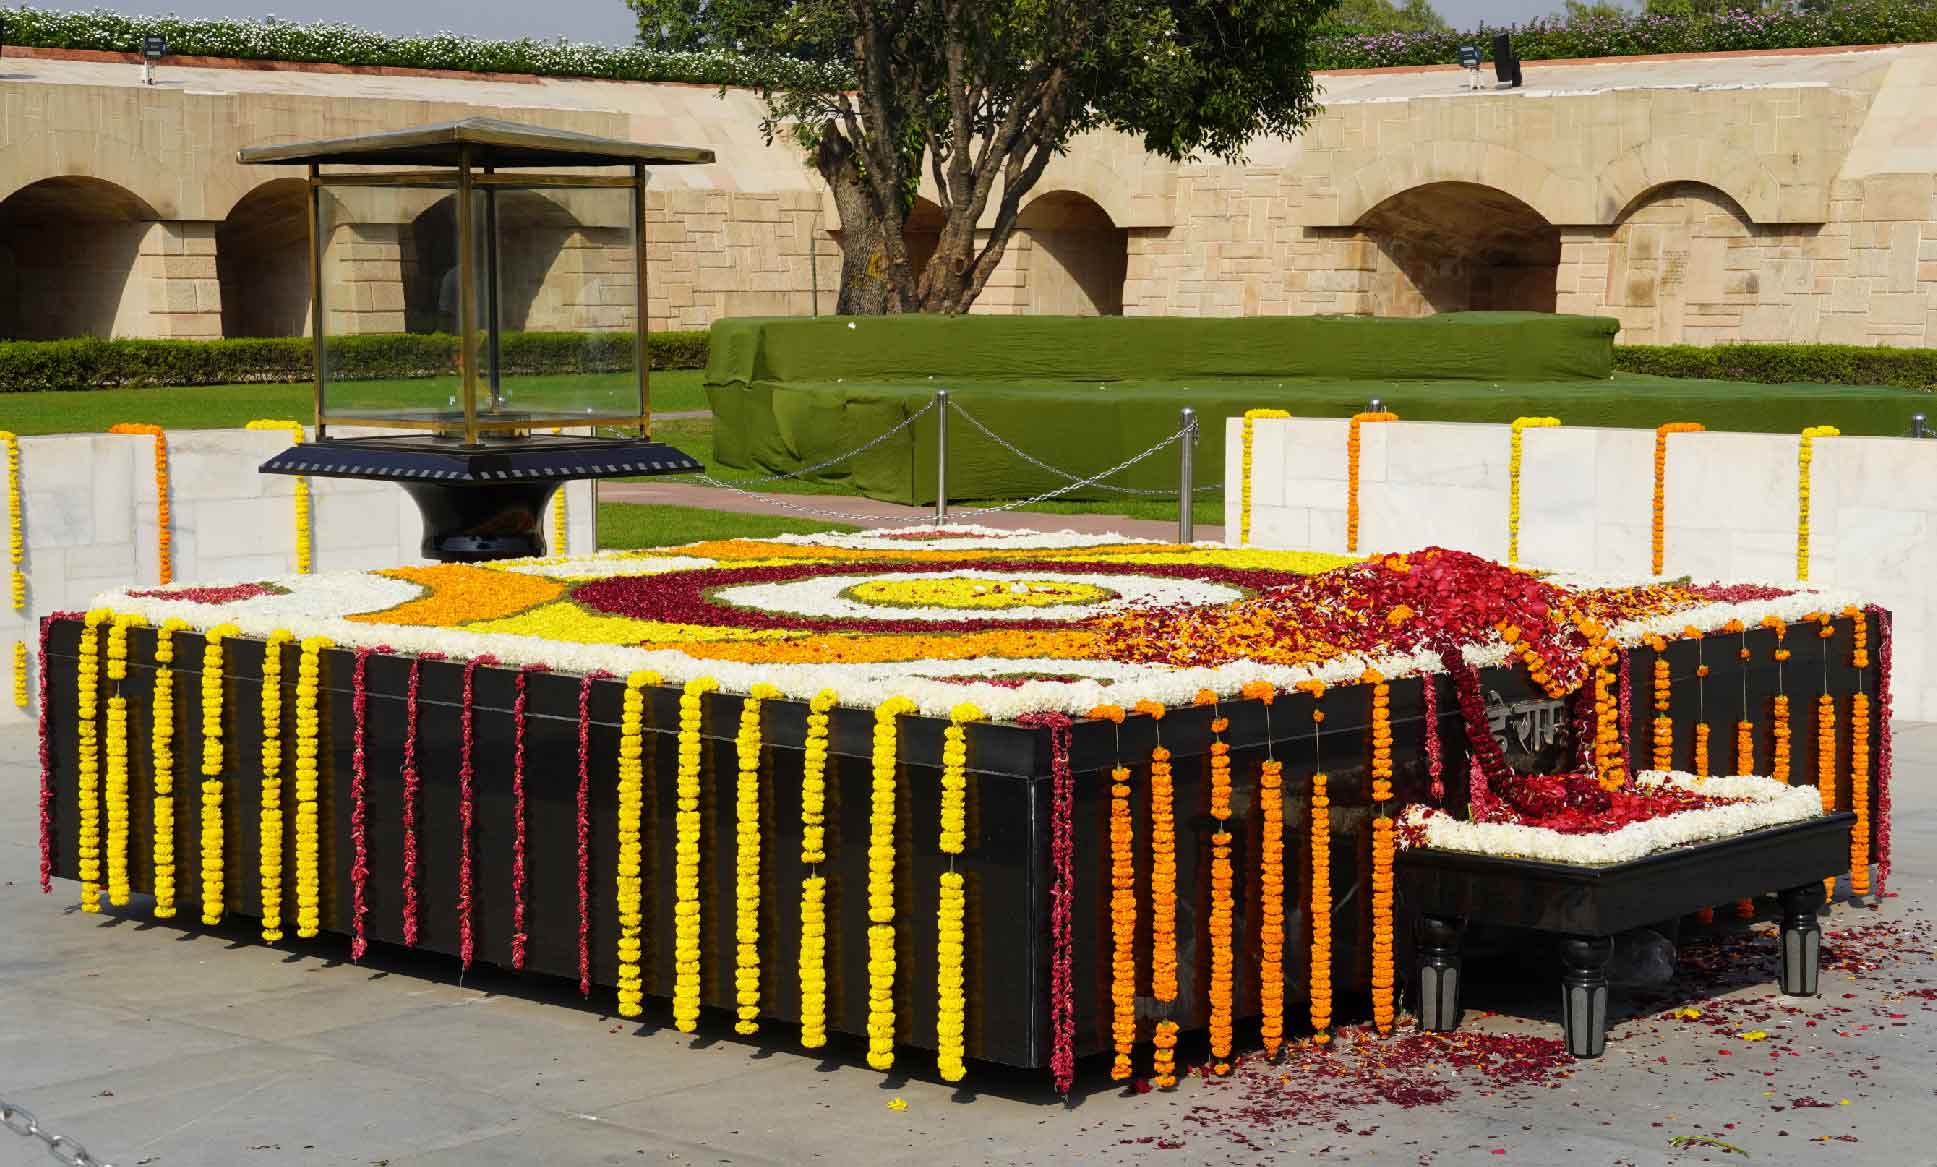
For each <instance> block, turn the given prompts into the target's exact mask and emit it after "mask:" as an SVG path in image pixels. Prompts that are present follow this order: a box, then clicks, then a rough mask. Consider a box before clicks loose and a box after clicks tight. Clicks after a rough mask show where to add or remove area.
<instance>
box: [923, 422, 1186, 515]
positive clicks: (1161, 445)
mask: <svg viewBox="0 0 1937 1167" xmlns="http://www.w3.org/2000/svg"><path fill="white" fill-rule="evenodd" d="M1190 432H1191V430H1190V428H1186V427H1180V428H1179V429H1178V430H1177V432H1176V433H1174V434H1171V435H1170V436H1169V437H1167V438H1165V439H1164V440H1163V441H1161V442H1158V443H1157V444H1156V445H1154V446H1151V447H1150V448H1149V449H1147V450H1145V451H1143V452H1142V453H1140V454H1132V455H1131V456H1130V457H1128V458H1125V459H1124V460H1123V461H1121V462H1118V463H1117V464H1116V465H1114V466H1112V467H1110V468H1109V469H1108V470H1105V471H1103V472H1102V473H1100V474H1093V475H1091V476H1090V477H1088V478H1081V479H1078V480H1076V481H1075V482H1071V483H1069V484H1068V485H1067V486H1058V487H1056V488H1055V489H1054V490H1045V491H1043V492H1042V493H1041V494H1038V495H1036V496H1034V497H1033V498H1024V499H1017V500H1016V501H1015V502H1005V503H1003V504H1002V505H1001V506H995V507H970V508H967V509H965V510H958V511H956V512H955V513H956V514H962V515H999V514H1001V513H1003V512H1004V511H1013V510H1017V509H1019V508H1021V507H1026V506H1032V505H1034V504H1036V503H1039V502H1048V501H1050V500H1052V499H1056V498H1060V497H1062V496H1063V495H1065V494H1068V493H1070V492H1071V491H1073V490H1081V489H1082V488H1084V487H1085V486H1095V485H1096V484H1097V483H1098V482H1101V481H1102V480H1103V479H1105V478H1108V477H1110V476H1111V475H1113V474H1119V473H1121V472H1123V471H1125V470H1128V469H1129V468H1130V467H1132V466H1135V465H1136V464H1137V463H1139V462H1141V461H1143V460H1144V459H1145V458H1148V457H1150V456H1151V455H1152V454H1156V453H1158V452H1160V451H1162V450H1166V449H1169V448H1170V447H1171V446H1173V445H1175V444H1177V442H1179V441H1181V440H1182V439H1183V437H1184V435H1185V434H1188V433H1190ZM1153 493H1157V494H1162V493H1164V492H1163V491H1156V492H1153ZM1171 493H1172V494H1173V495H1174V493H1175V492H1171Z"/></svg>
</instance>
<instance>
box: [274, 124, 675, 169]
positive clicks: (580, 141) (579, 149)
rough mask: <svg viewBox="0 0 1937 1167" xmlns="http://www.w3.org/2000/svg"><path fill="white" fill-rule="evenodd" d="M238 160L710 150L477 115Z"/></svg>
mask: <svg viewBox="0 0 1937 1167" xmlns="http://www.w3.org/2000/svg"><path fill="white" fill-rule="evenodd" d="M236 159H237V161H240V162H243V163H249V164H264V165H289V166H300V165H307V166H320V165H325V164H339V165H345V166H352V165H354V166H458V165H460V164H462V163H464V162H465V161H467V160H468V162H469V163H470V165H472V166H477V167H531V166H640V165H652V166H690V165H694V164H698V163H706V162H711V161H713V151H711V150H708V149H706V148H704V147H700V146H661V145H655V144H653V143H650V142H627V141H622V140H620V139H618V138H600V137H597V136H595V135H592V134H581V133H578V132H577V131H574V130H554V129H548V128H546V127H543V126H528V125H523V124H521V123H519V122H508V121H505V120H503V119H502V118H485V117H477V118H465V119H463V120H461V121H455V122H442V123H439V124H437V125H429V126H416V127H413V128H411V129H407V130H387V131H384V132H383V133H378V134H358V135H357V136H355V137H351V138H326V139H324V140H322V141H319V142H292V143H288V144H284V145H273V146H249V147H246V148H244V149H243V150H241V151H240V152H239V153H237V155H236Z"/></svg>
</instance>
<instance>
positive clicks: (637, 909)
mask: <svg viewBox="0 0 1937 1167" xmlns="http://www.w3.org/2000/svg"><path fill="white" fill-rule="evenodd" d="M659 679H660V678H659V676H658V674H656V673H649V672H643V671H642V672H635V673H631V674H628V675H627V677H626V679H625V693H624V695H623V696H622V697H621V698H620V705H619V765H618V804H619V805H618V820H619V821H618V842H619V854H618V862H617V865H616V872H617V874H616V879H617V886H616V887H615V888H614V889H613V897H614V900H615V902H616V904H617V908H618V917H619V942H618V962H619V973H618V977H617V984H616V985H615V986H614V987H615V989H616V991H617V994H618V1000H619V1016H621V1017H627V1018H630V1017H637V1016H639V1015H640V1014H641V1013H643V1012H644V1011H645V983H644V980H643V978H642V976H641V973H640V965H641V955H642V953H643V950H644V946H645V938H644V935H645V934H644V923H645V901H644V892H643V890H642V889H643V887H644V872H645V849H644V845H643V843H642V841H641V830H642V821H643V818H644V810H645V712H646V698H645V693H644V690H645V687H646V686H648V685H656V684H658V683H659ZM590 688H591V678H589V677H588V678H586V679H585V681H584V682H583V683H581V684H580V686H579V708H580V710H581V713H580V719H579V727H580V728H579V743H580V755H579V756H580V757H581V758H584V757H585V751H586V749H587V748H589V743H588V733H589V726H590V724H591V718H590V714H589V710H588V709H587V702H588V701H589V699H590V698H589V692H590ZM681 704H682V714H681V723H682V725H683V724H684V710H683V705H684V699H683V698H682V700H681ZM682 740H683V730H682ZM581 774H583V768H582V767H581ZM682 785H683V784H682ZM683 797H684V796H683V794H682V798H683ZM580 870H581V871H582V870H584V867H583V864H582V863H581V867H580ZM580 911H581V913H583V912H584V911H585V908H584V906H583V900H581V907H580ZM677 912H678V909H675V915H676V918H677ZM587 923H588V921H587V920H586V919H585V917H584V916H583V915H581V917H580V924H581V932H580V936H581V945H582V944H583V943H584V939H583V938H584V935H585V932H584V930H583V927H584V926H585V925H586V924H587ZM589 959H590V957H589V954H587V953H583V952H581V955H580V963H579V983H580V985H581V987H583V986H584V985H585V983H586V981H587V980H588V978H589V975H590V973H589V968H588V963H589ZM676 959H677V957H676ZM675 999H677V998H675Z"/></svg>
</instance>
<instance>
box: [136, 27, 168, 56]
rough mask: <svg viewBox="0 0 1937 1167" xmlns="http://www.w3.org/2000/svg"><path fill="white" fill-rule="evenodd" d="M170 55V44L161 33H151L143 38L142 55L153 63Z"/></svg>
mask: <svg viewBox="0 0 1937 1167" xmlns="http://www.w3.org/2000/svg"><path fill="white" fill-rule="evenodd" d="M167 53H168V42H167V41H165V40H163V39H162V36H161V34H160V33H156V32H151V33H149V34H148V35H147V36H144V37H142V38H141V55H142V56H144V57H146V58H148V59H149V60H151V61H155V60H159V59H161V58H162V57H164V56H166V55H167Z"/></svg>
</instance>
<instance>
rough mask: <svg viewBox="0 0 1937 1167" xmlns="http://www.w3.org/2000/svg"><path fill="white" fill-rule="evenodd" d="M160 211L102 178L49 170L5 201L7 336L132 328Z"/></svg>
mask: <svg viewBox="0 0 1937 1167" xmlns="http://www.w3.org/2000/svg"><path fill="white" fill-rule="evenodd" d="M156 218H157V215H156V214H155V211H154V209H153V208H152V207H150V206H149V205H148V204H147V203H145V202H143V201H142V200H141V199H139V198H137V197H136V196H135V195H134V194H132V193H131V192H129V191H128V190H126V189H125V188H123V187H120V186H117V185H115V184H114V183H111V182H106V181H103V180H101V179H98V178H77V177H67V178H44V179H41V180H40V181H39V182H35V183H29V184H28V185H26V186H24V187H21V188H20V189H19V190H17V191H15V192H14V193H13V194H11V195H9V196H7V198H6V199H5V200H4V201H0V339H7V340H57V339H60V338H62V337H70V336H100V337H109V336H114V335H115V334H116V331H117V329H116V324H117V322H120V323H122V324H123V325H124V327H123V328H122V329H121V331H123V332H127V331H132V330H133V328H134V326H135V325H136V324H137V323H138V322H137V321H135V320H134V319H133V317H134V315H135V313H136V312H137V310H138V307H139V306H140V305H139V304H138V301H137V299H136V297H134V296H131V295H130V294H129V293H130V292H131V291H132V290H134V289H132V288H131V283H132V279H131V277H132V274H133V272H134V267H135V261H136V258H137V257H138V256H139V255H140V253H141V240H142V238H143V236H145V235H146V234H147V232H148V229H149V224H150V223H152V222H153V221H154V220H155V219H156Z"/></svg>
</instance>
